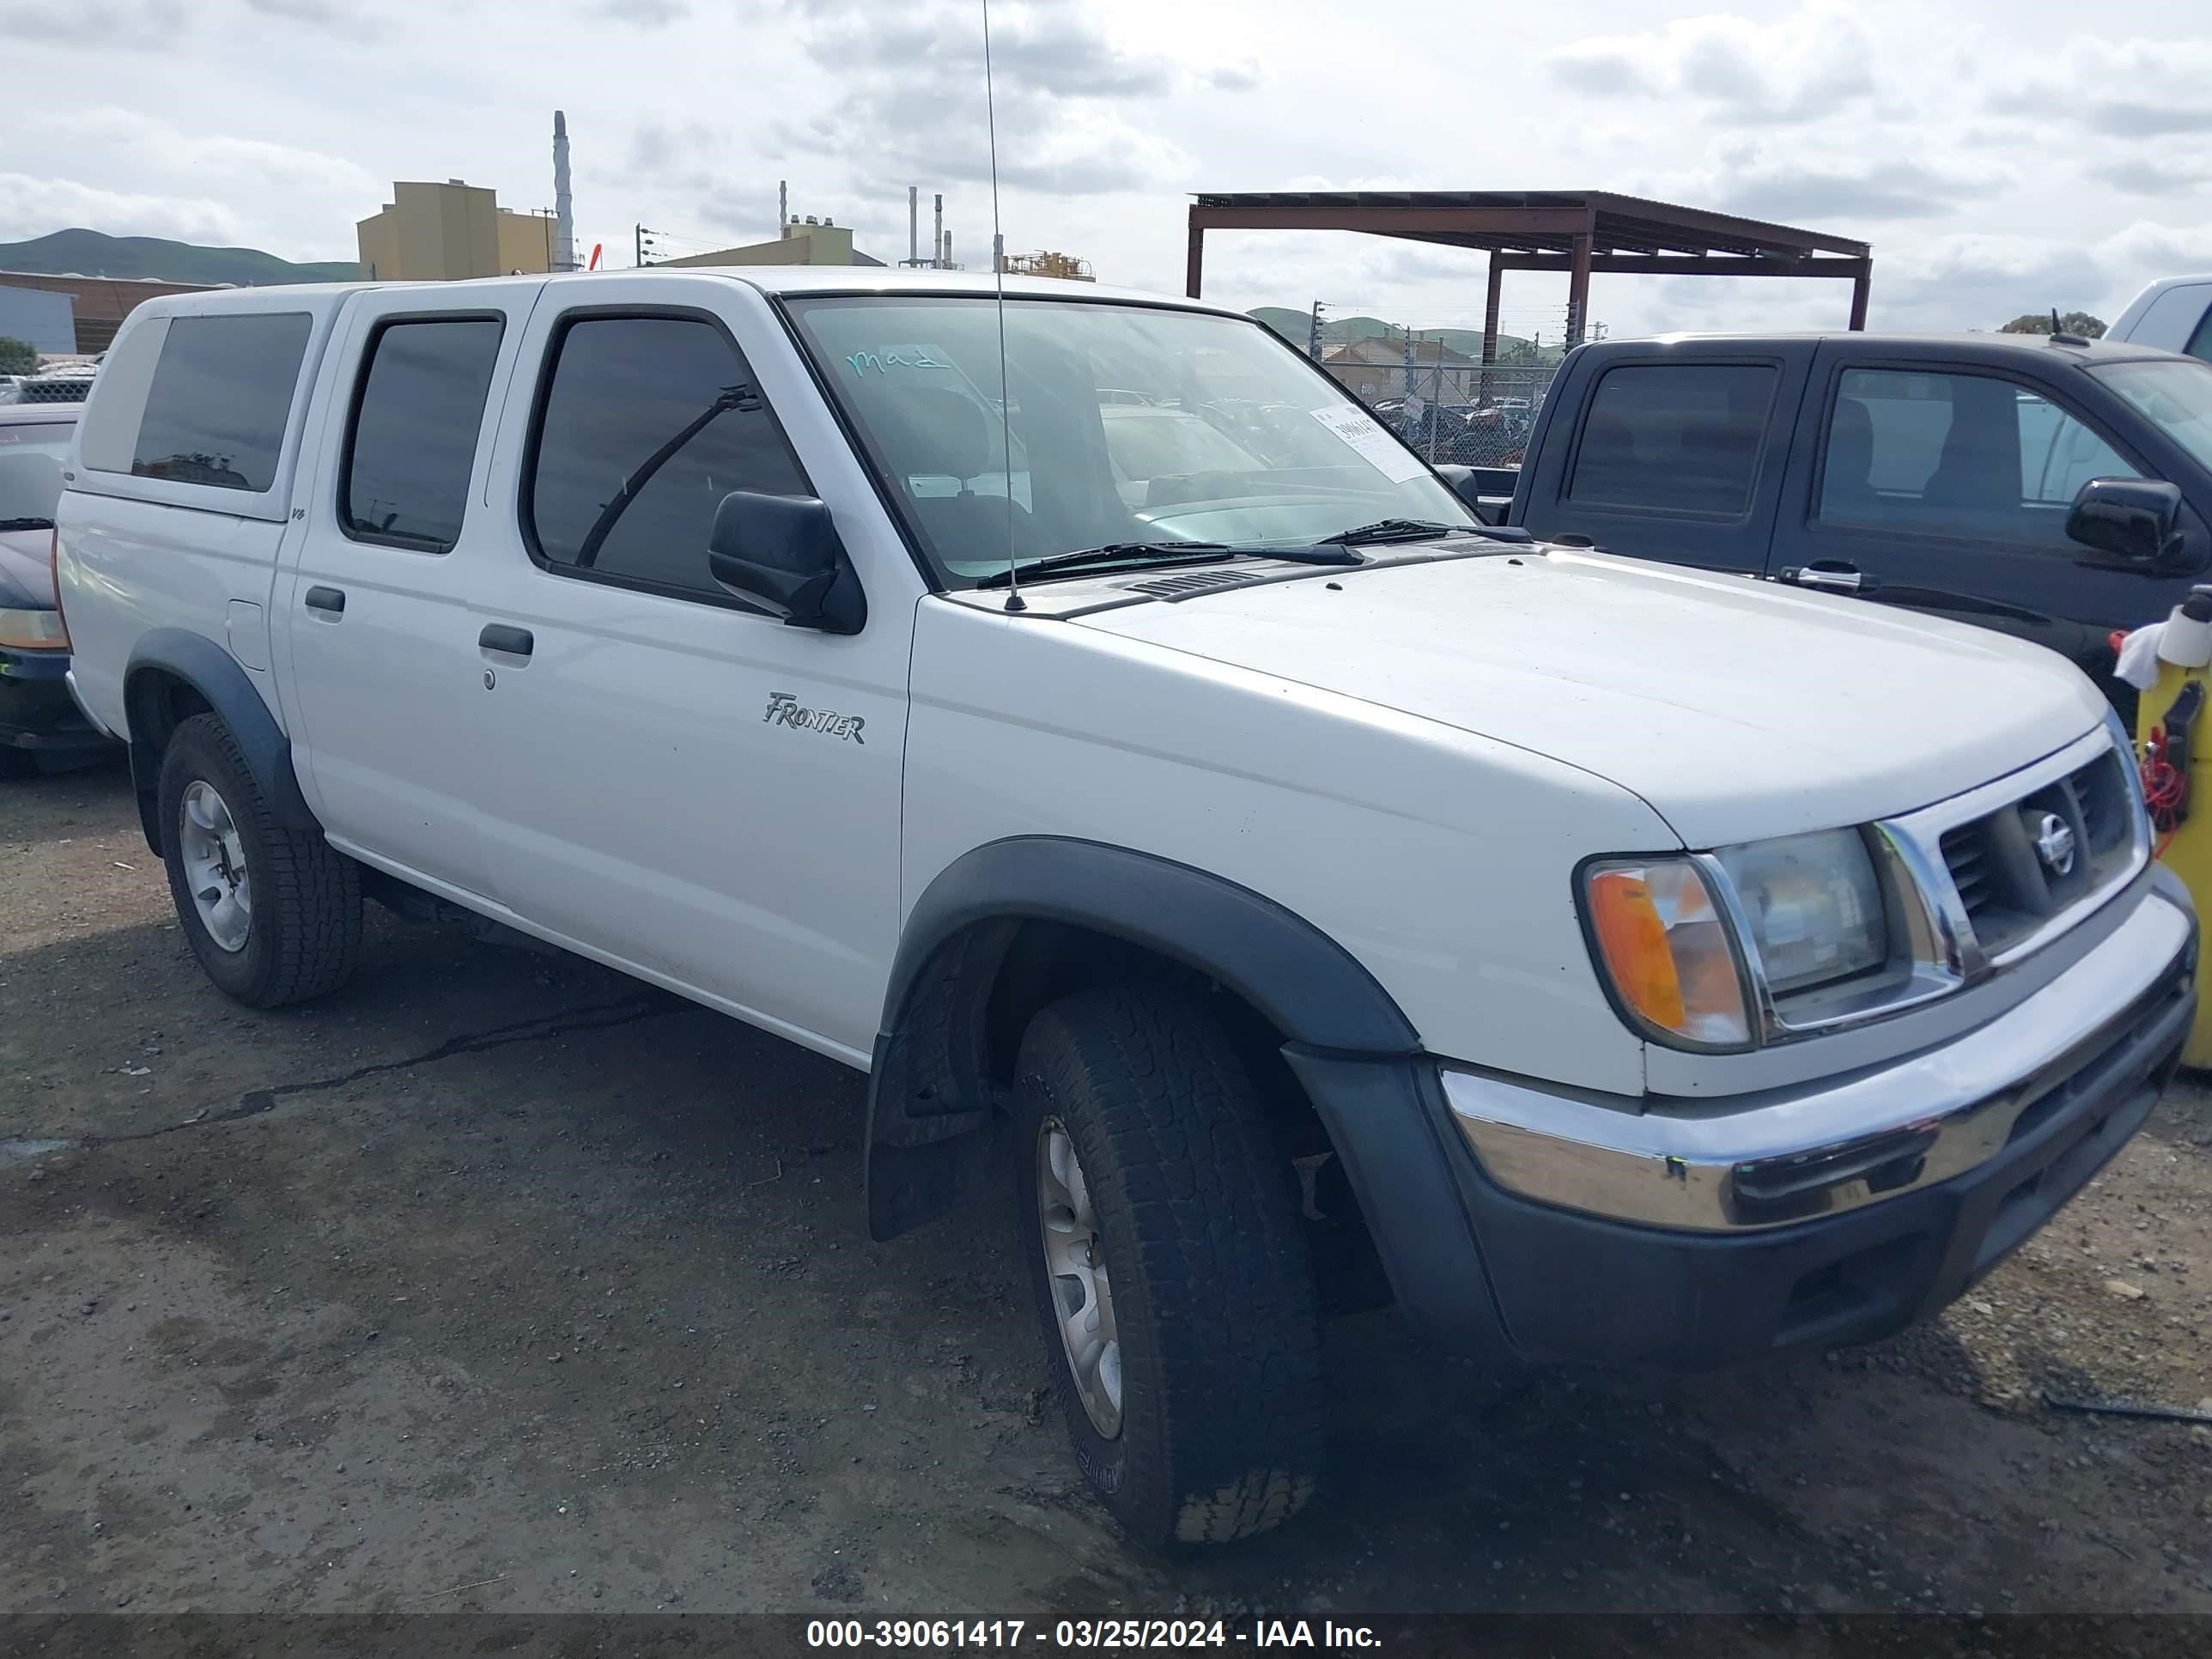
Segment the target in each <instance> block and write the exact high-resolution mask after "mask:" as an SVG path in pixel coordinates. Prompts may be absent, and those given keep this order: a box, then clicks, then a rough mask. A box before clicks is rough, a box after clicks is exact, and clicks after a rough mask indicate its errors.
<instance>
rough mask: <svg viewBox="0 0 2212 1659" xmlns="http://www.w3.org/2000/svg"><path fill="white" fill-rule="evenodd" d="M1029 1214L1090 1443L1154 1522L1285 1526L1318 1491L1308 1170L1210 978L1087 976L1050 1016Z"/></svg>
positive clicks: (1053, 1347) (1059, 1372)
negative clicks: (1303, 1217)
mask: <svg viewBox="0 0 2212 1659" xmlns="http://www.w3.org/2000/svg"><path fill="white" fill-rule="evenodd" d="M1018 1084H1019V1087H1018V1101H1019V1105H1018V1113H1017V1138H1016V1143H1015V1158H1014V1163H1015V1178H1016V1182H1017V1184H1018V1195H1017V1207H1016V1215H1017V1225H1018V1226H1019V1228H1020V1229H1021V1232H1022V1236H1023V1238H1022V1242H1023V1248H1024V1254H1025V1255H1027V1257H1028V1258H1029V1262H1030V1279H1031V1282H1032V1284H1033V1285H1034V1288H1035V1290H1036V1303H1037V1311H1038V1314H1039V1316H1040V1318H1041V1319H1042V1323H1043V1326H1044V1331H1045V1341H1046V1347H1047V1350H1048V1353H1049V1354H1050V1356H1051V1364H1052V1366H1053V1370H1054V1380H1055V1382H1056V1383H1057V1387H1058V1393H1059V1395H1060V1402H1061V1407H1062V1409H1063V1413H1064V1414H1065V1416H1066V1419H1067V1426H1068V1432H1069V1434H1070V1435H1071V1437H1073V1440H1074V1443H1075V1454H1076V1460H1077V1462H1079V1464H1080V1465H1081V1467H1082V1469H1083V1472H1084V1474H1085V1477H1086V1478H1087V1479H1088V1480H1089V1481H1090V1483H1091V1489H1092V1490H1093V1491H1094V1492H1096V1493H1097V1496H1098V1499H1099V1501H1100V1502H1101V1503H1103V1504H1104V1505H1105V1506H1106V1507H1107V1509H1108V1510H1110V1511H1111V1512H1112V1513H1113V1515H1114V1516H1115V1519H1117V1520H1118V1521H1120V1522H1121V1525H1122V1526H1123V1527H1124V1528H1127V1530H1128V1531H1129V1532H1130V1533H1131V1534H1133V1536H1134V1537H1136V1538H1137V1539H1138V1540H1139V1541H1141V1542H1144V1543H1146V1544H1152V1545H1159V1544H1165V1543H1169V1542H1181V1543H1222V1542H1227V1541H1230V1540H1231V1539H1237V1538H1243V1537H1247V1536H1249V1535H1250V1534H1254V1533H1258V1532H1264V1531H1266V1530H1267V1528H1270V1527H1273V1526H1277V1525H1279V1524H1280V1523H1281V1522H1284V1521H1286V1520H1288V1519H1289V1518H1290V1517H1291V1516H1292V1515H1295V1514H1296V1513H1297V1511H1298V1510H1300V1509H1301V1508H1303V1507H1304V1504H1305V1503H1306V1500H1307V1499H1308V1498H1310V1497H1311V1496H1312V1494H1313V1491H1314V1487H1315V1485H1316V1481H1317V1480H1318V1479H1319V1476H1320V1473H1321V1464H1322V1437H1323V1424H1322V1419H1323V1399H1322V1376H1321V1337H1320V1322H1319V1316H1318V1314H1317V1312H1316V1306H1315V1298H1314V1288H1313V1277H1312V1271H1311V1268H1310V1266H1309V1264H1308V1261H1307V1258H1306V1247H1305V1243H1304V1239H1303V1237H1301V1236H1300V1233H1299V1226H1298V1202H1297V1182H1296V1180H1295V1178H1294V1176H1293V1175H1292V1172H1291V1167H1290V1165H1289V1164H1288V1163H1287V1162H1285V1160H1284V1159H1283V1158H1281V1157H1280V1156H1279V1150H1278V1148H1277V1147H1276V1146H1275V1145H1274V1143H1273V1137H1272V1135H1271V1134H1270V1133H1269V1130H1268V1126H1267V1120H1266V1116H1265V1115H1264V1113H1263V1111H1262V1109H1261V1102H1260V1098H1259V1095H1258V1092H1257V1091H1256V1090H1255V1088H1254V1086H1253V1084H1252V1080H1251V1079H1250V1077H1249V1073H1247V1071H1246V1068H1245V1067H1244V1066H1243V1064H1242V1062H1241V1061H1240V1060H1238V1058H1237V1054H1236V1052H1235V1050H1234V1048H1232V1047H1231V1044H1230V1042H1229V1041H1228V1038H1227V1037H1226V1036H1225V1034H1224V1033H1223V1031H1222V1030H1221V1028H1220V1026H1219V1025H1218V1023H1217V1022H1216V1021H1215V1020H1214V1019H1213V1018H1212V1016H1211V1015H1210V1014H1208V1013H1207V1012H1206V1009H1205V1007H1204V1006H1203V1005H1202V1003H1201V1002H1200V1000H1198V999H1197V998H1196V997H1194V996H1192V995H1189V994H1183V993H1180V992H1176V991H1173V990H1168V989H1155V988H1152V987H1116V988H1109V989H1103V990H1096V991H1086V992H1083V993H1080V994H1077V995H1074V996H1072V997H1069V998H1066V1000H1063V1001H1060V1002H1057V1003H1054V1004H1053V1005H1052V1006H1050V1007H1048V1008H1046V1009H1045V1010H1043V1011H1042V1012H1040V1013H1039V1014H1038V1015H1037V1016H1036V1018H1034V1019H1033V1020H1032V1021H1031V1022H1030V1026H1029V1030H1028V1031H1027V1033H1026V1034H1025V1035H1024V1037H1023V1040H1022V1047H1021V1057H1020V1063H1019V1072H1018Z"/></svg>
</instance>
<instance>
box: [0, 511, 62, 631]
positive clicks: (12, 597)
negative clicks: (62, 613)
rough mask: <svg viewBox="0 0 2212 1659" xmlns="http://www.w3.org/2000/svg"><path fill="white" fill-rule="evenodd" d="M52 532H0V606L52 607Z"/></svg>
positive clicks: (11, 608)
mask: <svg viewBox="0 0 2212 1659" xmlns="http://www.w3.org/2000/svg"><path fill="white" fill-rule="evenodd" d="M53 552H54V532H52V531H51V530H0V607H5V608H7V609H10V610H24V611H51V610H52V609H53V608H54V566H53Z"/></svg>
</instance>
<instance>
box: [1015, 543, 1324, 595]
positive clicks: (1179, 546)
mask: <svg viewBox="0 0 2212 1659" xmlns="http://www.w3.org/2000/svg"><path fill="white" fill-rule="evenodd" d="M1221 558H1232V559H1282V560H1285V561H1286V562H1289V563H1291V564H1364V563H1365V562H1366V561H1365V560H1364V559H1362V558H1361V557H1360V556H1359V555H1358V554H1357V553H1354V552H1353V551H1352V550H1351V549H1350V548H1345V547H1323V546H1318V545H1316V546H1311V547H1306V546H1292V547H1269V546H1267V545H1265V544H1261V543H1257V542H1234V543H1232V542H1108V543H1106V544H1103V546H1099V547H1081V548H1078V549H1077V550H1075V551H1074V552H1073V553H1055V554H1054V555H1052V556H1051V557H1049V558H1044V559H1031V560H1029V561H1028V562H1025V563H1024V564H1022V565H1021V566H1020V567H1019V568H1020V571H1021V576H1022V580H1024V581H1027V580H1030V578H1031V577H1035V576H1041V575H1046V574H1050V573H1051V572H1053V571H1055V570H1083V569H1091V568H1110V567H1112V566H1115V565H1138V564H1159V563H1168V562H1176V561H1190V560H1206V559H1221ZM1011 580H1012V577H1011V576H1010V575H1009V574H1008V573H1007V572H1006V571H1004V570H994V571H993V572H992V573H991V574H989V575H987V576H984V577H981V578H979V579H978V580H977V581H976V583H975V586H978V587H1004V586H1006V585H1007V584H1008V583H1009V582H1010V581H1011Z"/></svg>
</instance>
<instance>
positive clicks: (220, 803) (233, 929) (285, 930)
mask: <svg viewBox="0 0 2212 1659" xmlns="http://www.w3.org/2000/svg"><path fill="white" fill-rule="evenodd" d="M156 800H157V804H158V808H159V811H160V812H161V849H162V855H163V858H164V860H165V861H166V862H167V865H168V869H169V892H170V896H172V897H173V898H174V899H175V901H176V905H177V921H178V925H179V927H182V928H183V929H184V933H185V939H186V940H187V941H188V942H189V943H190V944H191V947H192V954H193V955H194V956H196V957H198V958H199V962H200V966H201V967H202V968H203V969H205V970H206V972H207V976H208V977H209V978H210V979H211V980H213V981H215V982H216V986H217V987H218V988H220V989H222V991H225V992H227V993H228V994H230V995H231V996H234V997H235V998H237V999H238V1000H240V1002H244V1003H249V1004H251V1005H252V1006H254V1007H256V1008H274V1007H276V1006H279V1005H281V1004H283V1003H287V1002H301V1001H304V1000H307V998H309V997H316V996H320V995H322V994H324V993H325V992H326V991H331V990H334V989H336V988H337V987H338V985H340V984H341V983H343V981H344V980H345V978H346V976H347V975H349V974H350V973H351V972H352V971H353V963H354V957H355V956H356V954H357V953H358V951H360V948H361V875H360V871H359V869H358V867H357V866H356V865H355V864H354V861H353V860H351V859H349V858H347V857H346V856H345V855H344V854H343V853H340V852H338V851H337V850H336V849H335V848H332V847H331V844H330V843H329V842H326V841H325V840H324V839H323V837H322V836H321V835H320V833H319V832H317V831H313V830H301V829H283V828H280V827H279V826H278V824H277V823H276V820H275V818H274V817H271V816H270V811H269V806H268V803H267V802H266V801H264V799H262V796H261V789H260V787H259V786H258V784H256V783H255V782H254V781H253V773H252V769H250V768H249V767H248V766H247V765H246V757H244V756H243V755H241V754H240V752H239V749H238V744H237V743H236V742H235V741H234V739H233V738H232V737H231V735H230V730H229V728H228V726H224V725H223V723H222V720H220V719H218V718H217V717H216V716H215V715H213V714H196V715H194V716H193V717H192V718H191V720H186V721H185V722H184V723H183V724H182V725H180V726H178V727H177V729H176V731H175V732H174V733H173V734H172V735H171V737H170V738H169V744H168V747H167V750H164V751H163V753H162V756H161V784H160V789H159V792H158V794H157V796H156Z"/></svg>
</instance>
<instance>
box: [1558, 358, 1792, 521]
mask: <svg viewBox="0 0 2212 1659" xmlns="http://www.w3.org/2000/svg"><path fill="white" fill-rule="evenodd" d="M1780 378H1781V371H1780V370H1779V369H1778V368H1775V367H1774V366H1773V365H1772V364H1770V363H1626V364H1623V365H1622V366H1620V368H1613V369H1608V370H1607V372H1606V374H1605V376H1604V378H1603V379H1601V380H1599V381H1598V383H1597V390H1596V391H1595V392H1594V393H1593V394H1592V395H1591V397H1590V404H1589V415H1588V416H1586V417H1585V418H1584V421H1583V435H1582V443H1581V445H1580V447H1578V448H1577V450H1576V452H1575V470H1574V476H1573V477H1572V478H1571V480H1570V481H1569V483H1568V485H1567V492H1566V493H1567V499H1568V500H1570V501H1581V502H1583V503H1586V504H1589V505H1594V506H1601V507H1638V508H1650V509H1653V510H1656V511H1659V512H1665V513H1697V514H1700V515H1703V516H1706V517H1711V518H1736V517H1740V516H1741V514H1743V513H1745V512H1747V510H1749V508H1750V506H1751V489H1752V484H1753V482H1754V481H1755V480H1756V479H1757V477H1758V476H1759V453H1760V451H1761V450H1762V449H1763V448H1764V447H1765V432H1766V416H1767V410H1768V409H1769V407H1770V406H1771V404H1772V403H1773V401H1774V387H1775V383H1776V381H1777V380H1779V379H1780Z"/></svg>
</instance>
